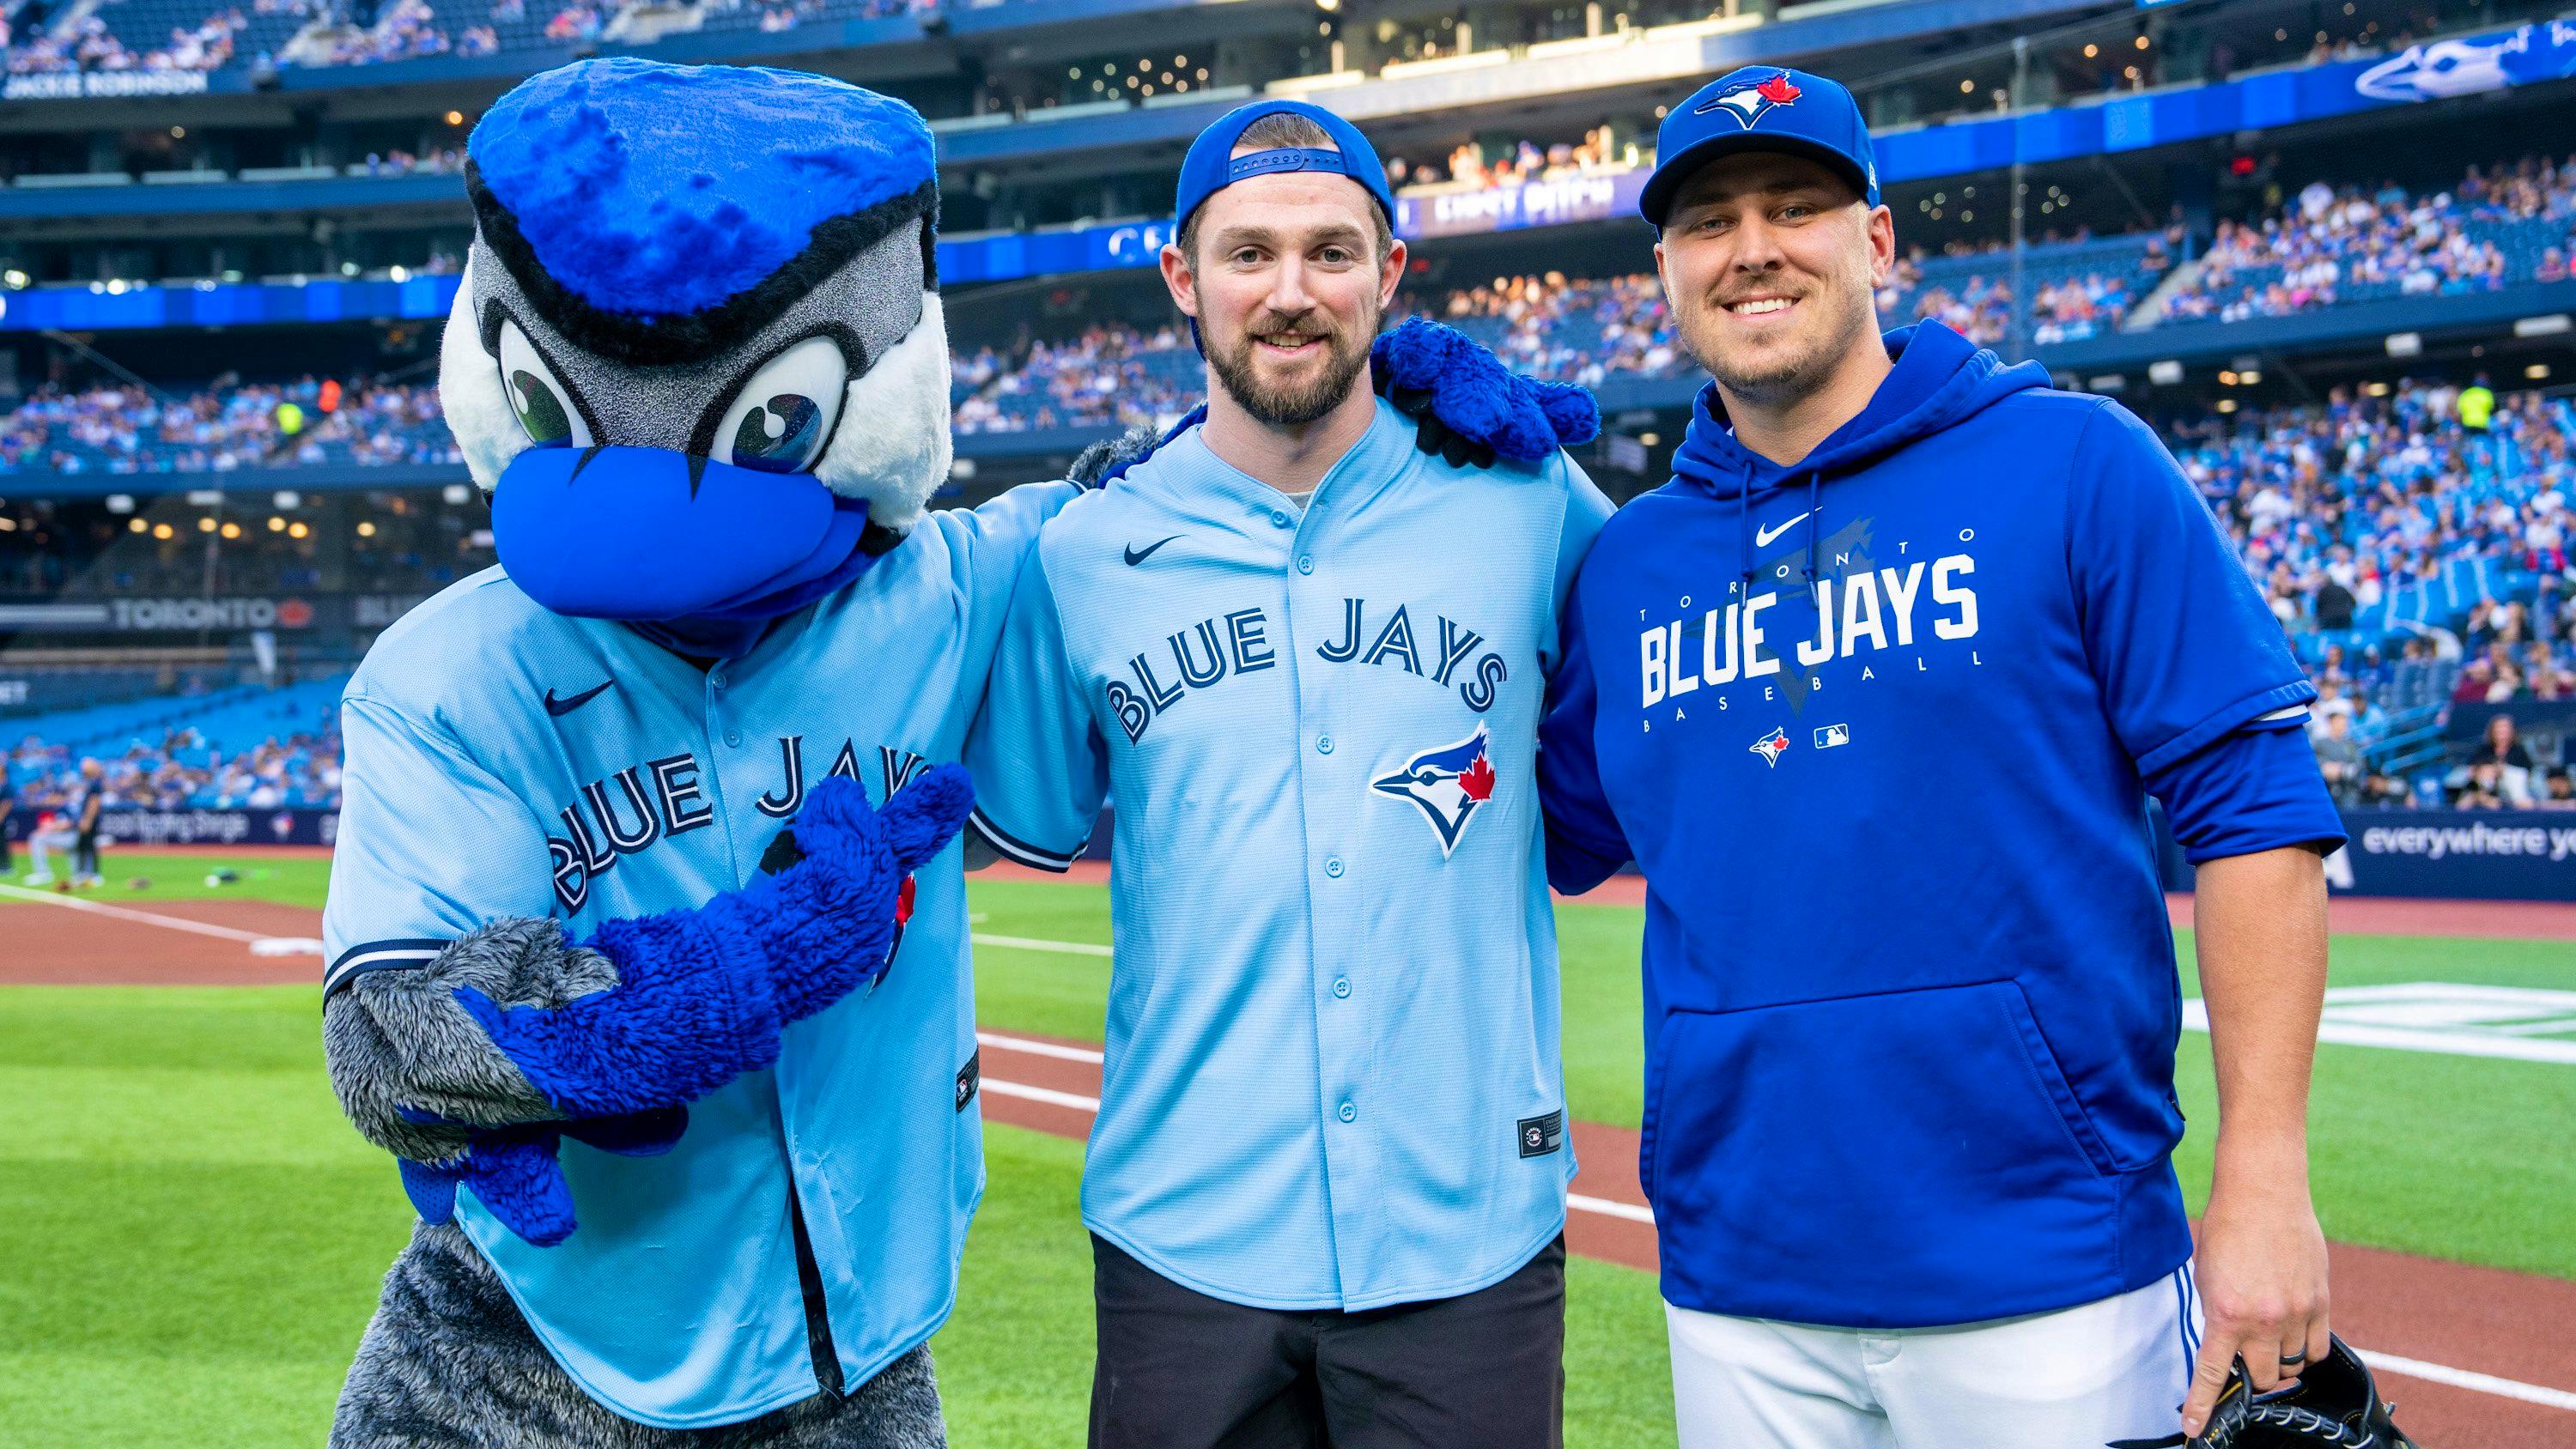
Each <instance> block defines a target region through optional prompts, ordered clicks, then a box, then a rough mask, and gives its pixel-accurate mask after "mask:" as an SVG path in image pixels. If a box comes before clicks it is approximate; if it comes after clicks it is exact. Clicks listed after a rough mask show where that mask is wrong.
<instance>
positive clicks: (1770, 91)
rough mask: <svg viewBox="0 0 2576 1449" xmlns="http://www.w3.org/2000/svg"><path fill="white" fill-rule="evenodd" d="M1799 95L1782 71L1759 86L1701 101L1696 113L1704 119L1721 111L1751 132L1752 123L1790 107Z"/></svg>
mask: <svg viewBox="0 0 2576 1449" xmlns="http://www.w3.org/2000/svg"><path fill="white" fill-rule="evenodd" d="M1799 94H1800V92H1799V90H1798V88H1797V86H1796V85H1794V84H1792V83H1791V82H1790V80H1789V74H1788V72H1786V71H1782V72H1779V73H1778V74H1776V75H1774V76H1772V77H1771V78H1770V79H1769V80H1766V81H1764V82H1762V83H1761V84H1760V85H1754V86H1737V87H1736V88H1735V89H1733V90H1731V91H1728V92H1727V93H1726V94H1724V95H1722V96H1715V97H1712V98H1710V99H1708V100H1705V101H1702V102H1700V103H1699V105H1698V106H1697V107H1695V108H1694V109H1695V110H1696V111H1697V113H1699V114H1701V115H1705V114H1707V113H1708V112H1710V111H1718V110H1722V111H1724V112H1726V113H1727V114H1728V115H1730V116H1733V117H1734V118H1735V122H1736V124H1737V125H1739V126H1742V127H1743V128H1744V129H1746V130H1748V131H1750V130H1752V129H1753V123H1754V122H1756V121H1758V120H1761V119H1762V117H1763V115H1764V114H1765V113H1767V112H1768V111H1770V110H1771V108H1772V107H1774V106H1785V105H1790V104H1792V103H1794V102H1795V101H1796V100H1797V99H1798V96H1799Z"/></svg>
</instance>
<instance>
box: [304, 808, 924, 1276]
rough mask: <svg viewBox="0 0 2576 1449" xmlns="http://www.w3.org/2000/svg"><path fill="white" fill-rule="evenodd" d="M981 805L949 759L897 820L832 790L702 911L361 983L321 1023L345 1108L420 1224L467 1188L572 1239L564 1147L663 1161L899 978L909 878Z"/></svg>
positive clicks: (528, 933)
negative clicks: (828, 1020) (801, 1046)
mask: <svg viewBox="0 0 2576 1449" xmlns="http://www.w3.org/2000/svg"><path fill="white" fill-rule="evenodd" d="M972 805H973V789H972V787H971V786H970V785H969V784H968V782H967V779H966V774H965V772H964V771H963V770H961V769H959V768H957V767H956V766H954V765H947V766H940V767H936V768H934V769H932V770H930V771H928V772H925V773H924V774H923V775H922V776H920V777H919V778H918V779H916V780H914V781H913V782H912V783H911V784H910V785H908V786H906V787H905V788H904V789H903V790H901V791H899V792H897V793H896V795H895V796H894V798H893V799H892V800H891V801H889V802H888V803H887V805H886V807H885V809H884V810H882V811H879V810H876V809H873V808H871V807H870V806H869V804H868V801H867V797H866V795H865V793H864V792H863V791H862V790H861V789H860V788H859V786H858V785H857V784H856V783H855V782H852V781H848V780H840V779H833V780H827V781H825V782H823V783H822V784H820V785H817V786H816V787H815V789H814V791H813V793H812V794H811V796H810V797H809V798H808V800H807V801H806V805H805V809H804V810H803V811H802V812H801V813H800V814H799V815H798V816H797V818H796V822H795V824H794V825H793V826H792V827H791V829H790V830H789V831H787V832H782V834H781V835H780V836H779V838H778V840H777V841H776V842H775V843H773V845H772V847H771V850H770V852H769V855H768V857H767V858H766V859H765V860H764V861H763V866H764V869H765V870H769V871H773V872H774V873H771V874H764V875H763V876H761V877H760V878H759V879H757V880H755V881H754V882H753V883H752V884H750V885H748V886H745V887H743V888H741V889H739V890H731V891H725V892H722V893H720V894H719V895H717V896H716V897H715V899H713V900H711V901H709V902H708V903H706V904H705V905H703V906H700V907H697V908H695V909H691V910H680V911H668V912H664V913H662V914H659V915H654V916H646V917H641V918H637V919H631V920H613V921H609V922H606V923H604V924H602V925H601V926H600V928H599V930H598V931H597V933H596V934H594V935H592V936H590V937H589V938H587V939H585V940H582V941H580V942H577V943H576V942H571V941H568V940H566V938H565V936H564V933H563V930H562V927H561V925H560V924H559V923H557V922H555V921H553V920H536V919H508V920H498V921H494V922H491V923H489V924H487V925H485V926H484V927H482V928H480V929H478V930H476V931H473V932H471V933H469V934H467V935H466V936H464V937H462V938H461V939H459V940H457V941H455V942H454V943H452V944H450V945H448V946H447V947H445V948H444V949H443V950H440V951H439V952H438V953H437V954H436V955H435V956H434V957H432V958H431V959H430V960H429V961H428V963H427V964H426V965H423V966H420V967H416V968H412V969H405V970H387V971H374V972H368V973H365V974H362V975H357V976H354V977H352V978H350V979H348V980H347V981H346V982H345V983H343V984H342V985H341V986H340V988H339V989H337V990H334V991H333V992H332V993H331V995H330V996H329V997H328V999H327V1001H326V1004H325V1007H324V1015H323V1038H324V1045H325V1048H326V1051H327V1054H328V1057H329V1062H330V1068H331V1079H332V1085H333V1086H334V1088H335V1089H336V1090H337V1091H338V1093H339V1095H340V1100H341V1105H342V1106H343V1107H344V1108H345V1109H346V1110H347V1112H348V1114H349V1117H350V1120H351V1121H353V1122H354V1123H356V1124H357V1126H358V1129H359V1130H360V1131H361V1132H362V1133H364V1134H365V1135H366V1136H367V1137H368V1138H369V1139H370V1140H372V1141H374V1142H376V1143H377V1144H378V1145H380V1146H382V1147H384V1148H386V1149H387V1150H389V1151H391V1152H393V1153H394V1154H395V1155H396V1156H397V1157H398V1158H400V1159H401V1162H402V1169H403V1185H404V1189H405V1191H406V1192H408V1193H409V1194H410V1196H411V1198H412V1201H413V1204H414V1206H415V1207H417V1208H418V1209H419V1210H420V1213H421V1215H422V1217H424V1218H426V1219H428V1220H429V1221H432V1222H443V1221H445V1220H446V1219H447V1218H448V1216H449V1215H450V1214H451V1213H452V1212H453V1210H454V1202H455V1193H456V1189H457V1187H459V1186H460V1185H462V1186H470V1187H472V1188H473V1189H474V1193H475V1197H476V1198H477V1199H478V1200H479V1201H481V1202H482V1203H483V1205H484V1206H485V1207H486V1208H488V1209H490V1210H491V1212H492V1214H493V1216H494V1217H495V1218H497V1219H499V1220H500V1221H501V1222H502V1223H503V1224H504V1225H505V1226H507V1227H509V1228H510V1230H511V1231H513V1232H515V1233H517V1234H518V1235H519V1236H521V1237H522V1238H525V1239H527V1240H528V1241H529V1242H532V1243H537V1244H539V1245H547V1244H552V1243H558V1242H561V1241H563V1240H564V1238H566V1237H567V1236H569V1235H570V1234H571V1232H572V1230H573V1228H574V1226H575V1222H574V1217H573V1209H572V1199H571V1193H570V1190H569V1189H568V1187H567V1186H566V1184H565V1182H564V1179H563V1173H562V1168H561V1167H560V1165H559V1164H558V1161H557V1152H558V1149H559V1146H560V1142H561V1139H562V1138H564V1137H571V1138H573V1139H574V1140H575V1141H579V1142H584V1143H587V1144H589V1145H590V1146H593V1147H598V1148H602V1149H604V1150H607V1151H611V1152H622V1153H629V1154H639V1155H649V1154H652V1153H657V1152H662V1151H667V1150H668V1149H669V1148H670V1146H671V1144H672V1143H673V1142H675V1141H676V1140H677V1139H678V1137H679V1134H680V1131H681V1129H682V1127H683V1126H684V1125H685V1124H686V1121H687V1117H686V1115H685V1111H684V1108H683V1104H684V1103H686V1102H689V1101H691V1100H693V1099H695V1098H697V1097H700V1096H703V1095H705V1094H706V1093H708V1092H710V1091H713V1090H715V1089H716V1088H717V1087H720V1086H722V1085H724V1084H725V1083H726V1082H729V1081H731V1080H733V1079H734V1078H735V1077H737V1076H740V1075H741V1074H742V1073H744V1072H747V1071H756V1070H758V1069H760V1068H762V1067H766V1066H768V1065H770V1064H771V1063H773V1062H775V1061H776V1060H777V1057H778V1044H779V1033H780V1031H781V1030H782V1029H783V1028H784V1027H786V1026H787V1025H788V1024H790V1023H792V1022H796V1021H800V1020H803V1019H804V1018H806V1017H808V1016H811V1015H813V1014H814V1013H816V1012H818V1011H821V1010H822V1009H823V1008H825V1007H827V1006H829V1005H831V1004H832V1003H833V1002H835V1001H838V1000H840V999H841V998H842V997H843V996H845V995H847V994H848V993H849V992H851V991H853V990H855V989H857V988H859V987H860V986H863V985H867V984H870V983H873V982H874V981H875V980H877V979H878V978H879V977H881V976H882V975H883V974H884V972H885V970H886V967H887V965H888V964H889V962H890V960H891V957H892V953H893V948H894V944H895V931H896V922H897V915H898V913H897V899H898V895H899V892H900V889H901V886H902V882H903V878H904V876H905V875H906V874H907V873H909V872H910V871H912V870H914V869H916V868H918V867H919V866H921V865H922V864H924V863H925V862H927V861H928V860H929V859H930V858H931V857H932V856H934V855H936V854H937V853H938V852H939V850H940V849H941V848H942V847H943V846H944V845H945V844H946V843H947V841H948V839H949V838H950V837H951V836H953V835H955V834H956V833H957V830H958V829H959V827H960V826H961V825H962V824H963V823H964V821H965V817H966V814H967V812H968V810H969V809H971V808H972Z"/></svg>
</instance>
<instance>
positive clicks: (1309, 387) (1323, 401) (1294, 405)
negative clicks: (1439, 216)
mask: <svg viewBox="0 0 2576 1449" xmlns="http://www.w3.org/2000/svg"><path fill="white" fill-rule="evenodd" d="M1373 303H1374V299H1372V305H1371V306H1370V308H1369V310H1368V313H1367V315H1366V316H1365V317H1364V318H1363V319H1362V321H1361V325H1360V327H1359V329H1358V333H1359V336H1360V337H1361V338H1363V339H1374V338H1375V337H1376V336H1377V327H1378V320H1379V316H1380V313H1379V310H1378V308H1377V307H1376V306H1375V305H1373ZM1262 320H1263V325H1260V326H1246V327H1245V328H1244V330H1243V331H1242V333H1241V334H1239V335H1238V336H1237V337H1236V338H1235V339H1234V345H1233V346H1231V347H1219V348H1215V349H1212V350H1211V351H1209V353H1208V364H1209V365H1210V366H1212V367H1214V368H1215V369H1216V380H1217V385H1218V386H1220V387H1222V388H1224V389H1225V394H1226V396H1228V397H1230V398H1233V399H1234V401H1235V405H1236V406H1238V407H1240V408H1242V409H1243V410H1244V411H1245V412H1247V413H1250V414H1252V415H1253V416H1254V417H1255V418H1258V419H1259V420H1261V421H1262V422H1264V423H1267V424H1269V425H1270V426H1272V427H1274V428H1302V427H1304V426H1305V425H1306V424H1308V423H1311V422H1313V421H1315V420H1316V419H1318V418H1320V417H1322V416H1324V415H1325V414H1326V413H1329V412H1331V411H1332V410H1333V409H1335V408H1337V407H1340V406H1341V405H1342V400H1343V399H1344V398H1347V397H1349V396H1350V395H1351V388H1352V386H1353V385H1354V384H1355V383H1357V382H1358V381H1359V376H1360V373H1361V371H1362V370H1364V369H1365V368H1367V366H1368V360H1369V350H1368V342H1367V341H1360V342H1357V343H1354V342H1353V341H1352V340H1351V339H1350V338H1348V337H1346V336H1344V335H1342V334H1341V333H1338V332H1332V331H1325V332H1320V333H1313V334H1310V335H1314V336H1317V337H1319V338H1320V339H1321V340H1320V341H1319V342H1318V343H1317V344H1316V345H1317V346H1320V347H1322V348H1324V349H1325V351H1326V353H1327V354H1328V355H1327V357H1326V358H1325V362H1324V368H1323V370H1322V371H1321V372H1319V373H1317V374H1316V375H1315V376H1314V377H1313V378H1311V379H1309V380H1308V381H1306V382H1304V383H1296V384H1291V385H1289V386H1287V387H1284V388H1269V387H1264V386H1263V385H1262V383H1261V380H1260V378H1259V376H1258V374H1257V373H1256V372H1255V371H1254V367H1253V359H1252V349H1253V348H1254V347H1256V346H1258V345H1259V344H1258V343H1255V342H1254V341H1253V340H1252V339H1253V337H1254V336H1255V335H1256V334H1259V333H1264V332H1286V331H1290V330H1295V331H1298V332H1301V333H1302V332H1306V330H1307V329H1308V328H1309V327H1311V326H1313V325H1314V323H1315V322H1317V321H1322V320H1324V319H1323V315H1322V314H1321V313H1314V314H1310V315H1309V317H1308V318H1307V319H1305V320H1303V321H1301V322H1300V323H1299V324H1298V325H1297V327H1296V328H1294V329H1291V328H1287V327H1281V326H1278V325H1276V323H1275V320H1274V319H1267V318H1265V319H1262ZM1325 325H1326V326H1329V325H1330V324H1329V322H1326V324H1325Z"/></svg>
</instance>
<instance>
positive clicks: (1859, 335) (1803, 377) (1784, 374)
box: [1682, 288, 1876, 406]
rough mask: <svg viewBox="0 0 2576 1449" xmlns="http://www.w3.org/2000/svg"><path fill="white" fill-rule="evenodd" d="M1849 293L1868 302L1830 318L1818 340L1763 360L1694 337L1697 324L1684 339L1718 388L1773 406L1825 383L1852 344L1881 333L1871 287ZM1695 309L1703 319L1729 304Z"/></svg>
mask: <svg viewBox="0 0 2576 1449" xmlns="http://www.w3.org/2000/svg"><path fill="white" fill-rule="evenodd" d="M1826 295H1830V294H1829V293H1818V292H1810V293H1808V294H1807V295H1806V296H1805V297H1804V298H1802V299H1800V305H1801V306H1815V305H1817V304H1819V303H1820V302H1821V301H1822V300H1823V299H1824V296H1826ZM1844 295H1846V296H1859V297H1861V298H1863V299H1864V301H1863V304H1862V305H1861V306H1859V307H1852V308H1847V309H1846V310H1845V312H1844V315H1843V317H1842V319H1841V321H1840V324H1839V325H1835V324H1833V323H1832V322H1830V321H1829V322H1828V324H1827V325H1826V327H1825V329H1824V330H1823V332H1822V334H1821V335H1819V336H1818V337H1817V338H1816V339H1815V341H1814V342H1813V343H1811V344H1809V345H1807V346H1805V347H1803V348H1801V347H1791V348H1787V349H1782V350H1780V351H1778V352H1775V353H1773V354H1772V355H1771V356H1769V357H1768V358H1766V359H1764V360H1763V361H1761V362H1759V363H1745V364H1737V363H1735V361H1734V360H1733V359H1732V358H1730V357H1729V356H1728V355H1727V349H1725V348H1723V347H1721V346H1715V345H1710V344H1708V343H1707V342H1704V341H1703V340H1702V339H1701V338H1698V337H1694V336H1692V335H1691V332H1692V331H1693V330H1694V329H1692V328H1690V327H1688V326H1685V327H1684V328H1683V331H1682V343H1683V345H1684V346H1685V347H1687V348H1688V349H1689V350H1690V354H1691V356H1692V357H1694V358H1696V359H1697V360H1698V362H1699V365H1700V366H1702V367H1704V368H1706V369H1708V375H1709V376H1711V377H1713V378H1715V379H1717V385H1718V387H1719V388H1721V389H1722V390H1724V391H1725V392H1726V393H1728V394H1729V395H1731V396H1734V397H1740V398H1743V399H1746V400H1747V401H1750V402H1757V403H1762V404H1765V405H1769V406H1777V405H1780V404H1783V403H1789V402H1794V401H1796V400H1798V399H1799V398H1802V397H1805V396H1807V395H1808V394H1810V393H1813V392H1814V391H1816V389H1818V388H1820V387H1823V386H1824V385H1825V383H1826V382H1827V381H1828V380H1829V379H1831V378H1832V377H1833V375H1834V371H1835V369H1837V368H1839V367H1840V366H1842V362H1843V359H1844V358H1845V357H1847V356H1849V355H1850V353H1851V351H1852V349H1853V348H1855V347H1858V346H1860V345H1862V339H1864V338H1870V337H1874V336H1875V335H1876V327H1875V325H1874V324H1875V322H1876V316H1875V311H1874V308H1875V304H1874V303H1873V302H1870V301H1868V300H1866V299H1868V298H1869V296H1870V293H1869V291H1868V290H1867V289H1866V288H1863V289H1861V290H1860V291H1858V292H1846V293H1845V294H1844ZM1693 310H1694V311H1695V312H1697V313H1698V314H1699V317H1697V318H1692V319H1688V320H1694V321H1695V320H1699V319H1700V318H1705V317H1708V316H1709V315H1710V314H1713V313H1717V312H1721V311H1723V310H1724V308H1722V307H1721V306H1719V305H1718V304H1717V303H1715V302H1710V301H1703V302H1701V303H1700V304H1699V306H1698V307H1696V308H1694V309H1693Z"/></svg>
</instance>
